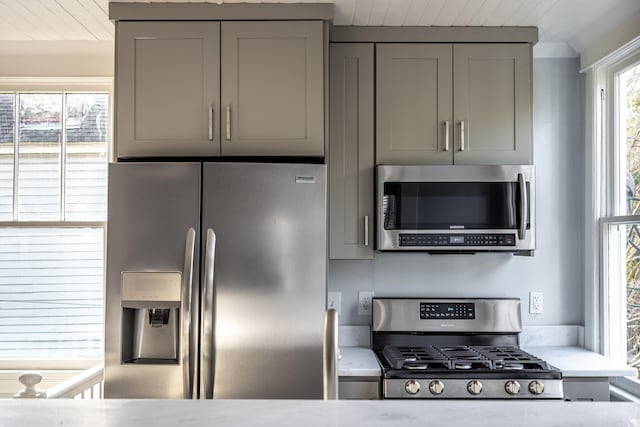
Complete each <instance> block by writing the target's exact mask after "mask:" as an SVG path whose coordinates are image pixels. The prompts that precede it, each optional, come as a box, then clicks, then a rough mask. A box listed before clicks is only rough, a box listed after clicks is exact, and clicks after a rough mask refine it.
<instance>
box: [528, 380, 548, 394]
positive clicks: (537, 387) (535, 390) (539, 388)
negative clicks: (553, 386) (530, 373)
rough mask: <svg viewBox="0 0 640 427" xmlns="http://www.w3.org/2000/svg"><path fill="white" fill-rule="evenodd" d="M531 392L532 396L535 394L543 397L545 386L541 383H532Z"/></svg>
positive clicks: (530, 384) (530, 385)
mask: <svg viewBox="0 0 640 427" xmlns="http://www.w3.org/2000/svg"><path fill="white" fill-rule="evenodd" d="M529 392H531V394H535V395H536V396H539V395H541V394H542V393H543V392H544V384H542V383H541V382H540V381H535V380H534V381H531V382H530V383H529Z"/></svg>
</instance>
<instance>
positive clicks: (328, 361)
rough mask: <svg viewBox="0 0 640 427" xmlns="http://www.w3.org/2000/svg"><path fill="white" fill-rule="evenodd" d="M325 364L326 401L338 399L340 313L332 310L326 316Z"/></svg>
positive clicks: (324, 397)
mask: <svg viewBox="0 0 640 427" xmlns="http://www.w3.org/2000/svg"><path fill="white" fill-rule="evenodd" d="M323 351H324V361H323V362H324V363H323V366H322V368H323V369H322V378H323V381H322V382H323V390H324V392H323V394H322V398H323V399H324V400H337V399H338V312H337V311H336V310H335V309H333V308H330V309H328V310H327V311H326V313H325V315H324V343H323Z"/></svg>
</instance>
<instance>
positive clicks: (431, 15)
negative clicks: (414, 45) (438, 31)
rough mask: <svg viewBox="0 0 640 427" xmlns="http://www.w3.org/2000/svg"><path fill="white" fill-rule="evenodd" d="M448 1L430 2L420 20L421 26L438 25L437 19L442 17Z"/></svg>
mask: <svg viewBox="0 0 640 427" xmlns="http://www.w3.org/2000/svg"><path fill="white" fill-rule="evenodd" d="M446 2H447V0H430V1H428V2H427V7H426V9H425V10H424V13H423V14H422V19H420V25H426V26H431V25H436V19H437V18H438V15H440V11H441V10H442V8H443V7H444V5H445V3H446Z"/></svg>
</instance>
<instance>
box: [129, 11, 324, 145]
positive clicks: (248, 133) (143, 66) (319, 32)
mask: <svg viewBox="0 0 640 427" xmlns="http://www.w3.org/2000/svg"><path fill="white" fill-rule="evenodd" d="M323 58H324V47H323V24H322V22H321V21H262V22H261V21H251V22H244V21H229V22H222V23H220V22H211V21H209V22H207V21H180V22H167V21H164V22H162V21H161V22H134V21H129V22H122V21H121V22H118V29H117V39H116V61H117V65H116V112H117V113H116V114H117V115H116V129H117V131H116V150H117V151H116V152H117V156H118V157H119V158H128V157H168V156H183V157H186V156H188V157H193V156H219V155H222V156H322V155H323V152H324V107H323V105H324V104H323V102H324V84H323V83H324V80H323V79H324V74H323V73H324V68H323V67H324V66H323V64H324V61H323Z"/></svg>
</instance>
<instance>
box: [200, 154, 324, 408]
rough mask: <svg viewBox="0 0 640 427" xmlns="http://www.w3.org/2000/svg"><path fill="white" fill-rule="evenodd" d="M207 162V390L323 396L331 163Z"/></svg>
mask: <svg viewBox="0 0 640 427" xmlns="http://www.w3.org/2000/svg"><path fill="white" fill-rule="evenodd" d="M203 171H204V172H203V173H204V176H203V217H202V233H203V237H202V239H201V240H202V241H204V240H205V237H204V233H206V230H207V229H212V230H214V232H215V235H216V248H215V251H216V252H215V253H216V256H215V277H214V284H213V310H212V311H213V313H210V314H206V313H205V315H210V316H212V318H213V327H214V339H213V344H212V347H213V348H203V349H202V351H204V352H211V354H212V355H213V358H212V363H211V365H210V366H203V367H202V369H203V370H204V371H203V372H204V373H205V375H213V376H212V377H211V378H212V381H211V383H213V389H211V388H210V387H209V388H208V389H207V390H206V392H205V397H207V398H211V397H213V398H242V399H254V398H274V399H310V398H316V399H322V396H323V376H322V369H323V348H322V344H323V334H324V312H325V298H326V269H327V264H326V260H327V243H326V233H327V231H326V184H325V166H324V165H293V164H241V163H225V164H220V163H209V164H205V165H204V168H203ZM205 359H206V358H205Z"/></svg>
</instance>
